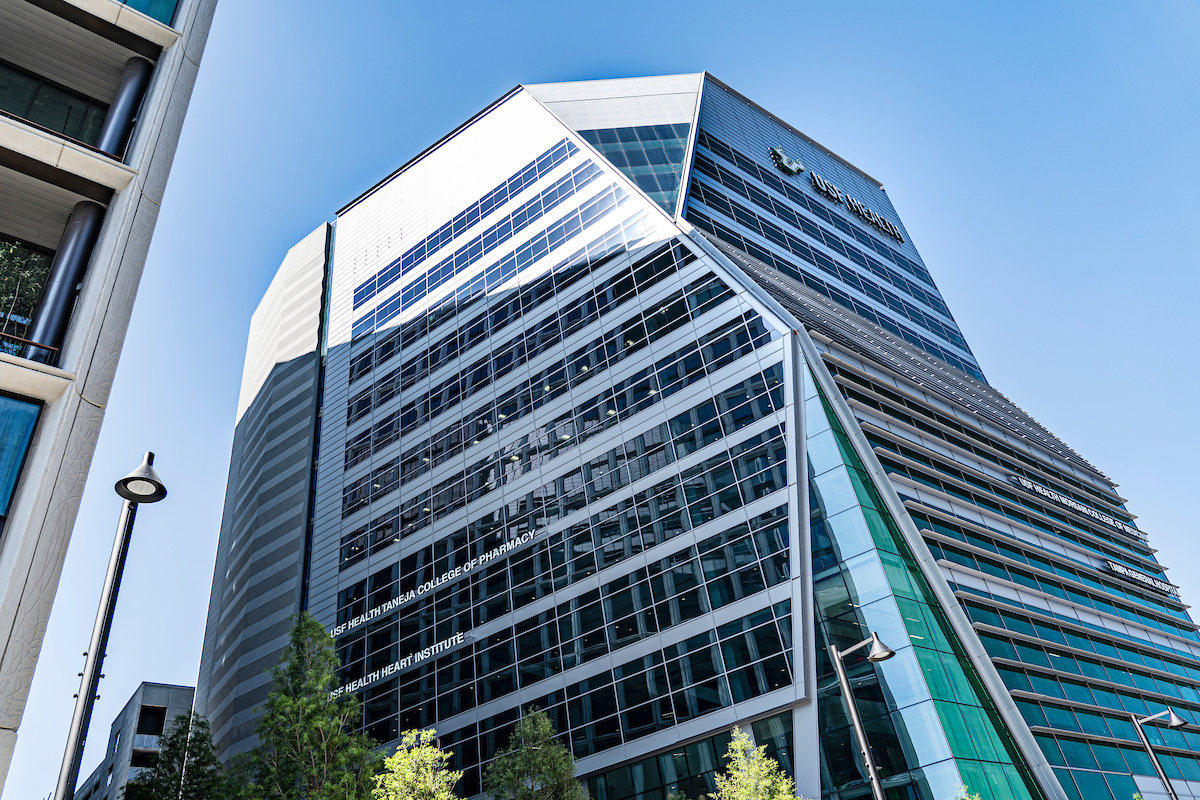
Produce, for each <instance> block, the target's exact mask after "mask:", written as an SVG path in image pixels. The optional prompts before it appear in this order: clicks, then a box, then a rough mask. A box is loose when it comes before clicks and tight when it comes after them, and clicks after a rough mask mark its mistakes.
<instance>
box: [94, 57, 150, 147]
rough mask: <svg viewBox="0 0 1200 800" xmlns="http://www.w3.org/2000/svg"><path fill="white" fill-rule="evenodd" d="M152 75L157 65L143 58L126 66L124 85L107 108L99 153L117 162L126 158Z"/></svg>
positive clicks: (97, 143) (132, 60)
mask: <svg viewBox="0 0 1200 800" xmlns="http://www.w3.org/2000/svg"><path fill="white" fill-rule="evenodd" d="M153 73H154V65H153V64H151V63H150V62H149V61H147V60H146V59H144V58H140V57H138V56H134V57H133V58H131V59H129V60H128V61H127V62H125V69H124V70H122V71H121V81H120V83H119V84H117V93H116V95H115V96H114V97H113V101H112V104H111V105H109V107H108V115H107V116H106V117H105V118H104V124H103V125H102V126H101V127H100V137H99V140H98V141H97V142H96V147H97V149H99V150H103V151H104V152H105V153H108V154H109V155H111V156H113V157H115V158H120V157H121V156H122V155H123V154H124V151H125V145H126V144H128V143H129V134H130V133H132V132H133V118H134V116H136V115H137V111H138V108H139V107H140V106H141V104H142V98H143V97H144V96H145V95H146V87H147V86H149V85H150V76H151V75H152V74H153Z"/></svg>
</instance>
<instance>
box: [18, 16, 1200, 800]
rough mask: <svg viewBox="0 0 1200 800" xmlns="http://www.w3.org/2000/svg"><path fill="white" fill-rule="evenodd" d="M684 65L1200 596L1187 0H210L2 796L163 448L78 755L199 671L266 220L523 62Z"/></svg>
mask: <svg viewBox="0 0 1200 800" xmlns="http://www.w3.org/2000/svg"><path fill="white" fill-rule="evenodd" d="M700 70H708V71H709V72H711V73H713V74H714V75H716V76H717V77H719V78H720V79H721V80H723V81H725V82H726V83H728V84H730V85H731V86H733V87H734V88H736V89H738V90H739V91H741V92H742V93H744V94H746V95H748V96H749V97H751V98H752V99H754V100H755V101H756V102H758V103H759V104H761V105H763V106H765V107H766V108H768V109H769V110H771V111H772V112H773V113H775V114H776V115H777V116H779V117H781V118H783V119H785V120H787V121H789V122H791V123H792V124H794V125H795V126H796V127H798V128H799V129H801V130H803V131H804V132H805V133H807V134H808V135H810V136H812V137H813V138H815V139H816V140H817V141H819V142H821V143H823V144H825V145H827V146H828V147H830V148H831V149H833V150H834V151H836V152H837V153H838V154H839V155H841V156H843V157H844V158H846V159H847V160H849V161H851V162H852V163H854V164H856V165H857V166H859V167H861V168H862V169H863V170H865V171H866V172H868V173H870V174H871V175H873V176H875V177H876V178H879V179H880V180H882V181H883V183H884V185H885V186H886V188H887V190H888V193H889V195H890V196H891V198H892V201H893V203H894V204H895V206H896V208H897V209H898V211H899V213H900V215H901V217H902V218H903V219H904V222H905V225H906V227H907V229H908V231H909V233H910V234H911V236H912V238H913V240H914V241H915V243H916V245H917V247H918V248H919V249H920V251H921V253H922V255H923V257H924V259H925V262H926V264H927V265H928V266H929V268H930V271H931V272H932V273H933V275H934V277H935V279H936V280H937V282H938V284H939V286H940V288H941V290H942V293H943V294H944V295H945V297H946V300H947V302H948V303H949V305H950V307H951V308H952V309H953V310H954V313H955V316H956V318H957V320H958V322H959V324H960V326H961V327H962V330H963V331H964V333H965V335H966V337H967V340H968V341H969V342H970V343H971V345H972V347H973V349H974V351H975V354H976V355H977V357H978V358H979V361H980V363H981V364H982V366H983V369H984V372H985V373H986V374H987V375H988V378H989V379H990V381H991V382H992V384H993V385H994V386H996V387H997V388H998V389H999V390H1000V391H1002V392H1003V393H1004V394H1006V395H1007V396H1008V397H1009V398H1011V399H1012V400H1014V401H1015V402H1017V403H1018V404H1020V405H1021V406H1022V407H1023V408H1024V409H1025V410H1027V411H1028V412H1030V413H1031V414H1033V415H1034V416H1035V417H1036V418H1037V419H1038V420H1040V421H1041V422H1042V423H1043V424H1045V425H1046V426H1047V427H1048V428H1049V429H1050V430H1052V431H1053V432H1055V433H1056V434H1057V435H1059V436H1060V437H1061V438H1063V439H1064V440H1065V441H1066V442H1067V443H1068V444H1069V445H1071V446H1072V447H1074V448H1075V449H1076V450H1077V451H1079V452H1080V453H1081V454H1083V455H1084V456H1085V457H1086V458H1088V459H1089V460H1091V461H1092V462H1093V463H1094V464H1096V465H1097V466H1099V467H1100V468H1101V469H1102V470H1103V471H1104V472H1105V473H1106V474H1108V475H1109V476H1111V477H1112V478H1113V479H1114V480H1116V481H1117V482H1118V483H1120V484H1121V487H1120V489H1119V491H1121V492H1122V494H1123V495H1124V496H1126V497H1128V498H1129V499H1130V503H1129V507H1130V509H1131V510H1132V511H1133V512H1134V513H1135V514H1138V515H1139V524H1140V525H1141V526H1142V527H1143V528H1145V529H1146V530H1147V531H1149V533H1150V536H1151V544H1152V545H1154V546H1155V547H1158V548H1159V549H1160V553H1159V557H1160V558H1161V559H1162V560H1163V561H1164V562H1165V563H1166V564H1168V565H1169V566H1170V567H1171V570H1170V572H1169V577H1171V578H1172V579H1173V580H1174V581H1175V582H1176V583H1179V584H1180V585H1182V587H1183V596H1184V600H1185V601H1188V600H1191V601H1193V602H1194V601H1196V600H1198V599H1200V577H1198V570H1200V548H1197V547H1195V546H1194V545H1193V544H1192V542H1193V540H1194V536H1195V533H1194V525H1195V523H1194V519H1195V517H1196V512H1195V507H1194V504H1195V502H1196V500H1195V497H1196V495H1197V491H1196V488H1195V486H1194V482H1193V478H1192V461H1193V459H1192V456H1193V454H1194V453H1195V452H1196V450H1197V447H1198V446H1200V423H1198V422H1197V418H1196V415H1195V414H1194V413H1192V412H1191V400H1190V398H1191V397H1193V396H1194V395H1195V394H1196V391H1197V389H1198V388H1200V387H1198V386H1197V382H1198V379H1200V365H1198V363H1197V359H1196V357H1195V355H1194V347H1195V345H1194V341H1195V336H1194V333H1193V331H1192V327H1193V323H1194V321H1195V320H1196V317H1197V315H1196V311H1195V307H1196V298H1197V296H1198V295H1200V270H1198V269H1197V266H1198V264H1197V261H1198V259H1197V255H1196V254H1197V253H1198V252H1200V225H1197V220H1198V219H1200V200H1198V199H1197V198H1198V197H1200V192H1198V191H1197V183H1198V182H1200V153H1198V151H1197V147H1196V144H1197V140H1198V137H1197V129H1198V128H1200V103H1197V100H1196V98H1197V97H1200V8H1198V7H1197V5H1196V4H1195V3H1194V2H1190V0H1189V1H1188V2H1184V1H1183V0H1152V1H1151V2H1145V0H1142V2H1118V1H1117V0H1112V1H1111V2H1104V3H1096V2H1086V3H1085V2H1057V3H1043V2H1021V1H1020V0H1013V1H1011V2H1007V3H1002V4H998V3H984V2H973V1H971V0H957V1H956V2H949V1H947V2H941V3H937V2H909V3H895V2H880V1H878V0H862V1H861V2H857V3H854V4H843V3H827V2H826V3H815V2H753V1H751V2H743V3H737V4H731V3H715V2H707V1H706V0H694V1H693V2H687V3H683V2H664V1H663V0H660V2H657V3H645V2H627V1H626V0H610V1H609V2H606V3H591V4H587V5H584V4H573V3H560V2H554V3H551V2H522V3H511V2H510V3H495V2H492V3H484V2H459V3H440V4H435V3H412V2H397V1H396V0H390V1H385V0H352V1H350V2H341V3H333V2H329V1H328V0H325V2H319V3H318V2H312V1H311V0H286V2H285V1H284V0H253V2H236V1H235V0H221V3H220V5H219V6H218V9H217V16H216V20H215V23H214V25H213V28H212V33H211V36H210V39H209V43H208V48H207V50H206V52H205V55H204V60H203V65H202V68H201V70H200V78H199V81H198V82H197V85H196V90H195V94H194V95H193V99H192V105H191V109H190V111H189V113H188V118H187V123H186V125H185V127H184V130H183V137H182V140H181V142H180V145H179V150H178V153H177V155H176V159H175V167H174V170H173V173H172V175H171V181H170V184H169V186H168V189H167V194H166V198H165V200H164V204H163V209H162V213H161V216H160V218H159V222H158V229H157V232H156V233H155V238H154V242H153V245H152V246H151V249H150V256H149V260H148V262H147V265H146V273H145V277H144V279H143V282H142V286H141V290H140V293H139V297H138V302H137V306H136V308H135V310H134V314H133V321H132V324H131V327H130V331H129V338H128V340H127V341H126V344H125V349H124V352H123V355H122V360H121V366H120V370H119V372H118V373H117V379H116V384H115V386H114V390H113V394H112V400H111V403H110V405H109V410H108V413H107V418H106V420H105V423H104V429H103V431H102V433H101V437H100V443H99V446H98V448H97V451H96V456H95V460H94V462H93V464H92V471H91V481H90V483H89V484H88V487H87V490H86V492H85V494H84V498H83V503H82V507H81V509H80V513H79V520H78V522H77V524H76V526H75V534H74V538H73V540H72V542H71V548H70V552H69V553H68V556H67V563H66V566H65V568H64V570H63V577H62V583H61V585H60V587H59V593H58V599H57V601H56V604H55V607H54V613H53V615H52V617H51V619H50V625H49V629H48V631H47V634H46V639H45V645H44V648H43V650H42V656H41V661H40V663H39V665H38V671H37V674H36V677H35V679H34V683H33V689H32V692H31V694H30V697H29V704H28V706H27V708H26V712H25V719H24V722H23V723H22V726H21V732H20V739H19V741H18V744H17V750H16V755H15V758H14V762H13V769H12V771H11V773H10V775H9V779H8V784H7V785H6V787H5V788H6V790H7V791H6V792H5V796H6V797H8V798H13V800H35V798H43V797H46V796H47V795H48V794H49V793H50V792H52V791H53V788H54V781H55V778H56V776H57V773H58V764H59V759H60V758H61V754H62V748H63V744H64V741H65V737H66V730H67V726H68V724H69V721H70V717H71V709H72V705H73V699H72V695H73V694H74V692H75V691H76V687H77V685H78V679H77V677H76V673H77V672H78V671H79V669H80V668H81V667H82V657H81V656H80V653H82V651H83V650H84V649H85V648H86V644H87V640H88V636H89V634H90V630H91V625H92V620H93V618H94V614H95V609H96V603H97V600H98V595H99V591H100V584H101V580H102V578H103V574H104V567H105V564H106V562H107V559H108V553H109V549H110V548H111V544H112V532H113V528H114V527H115V524H116V520H117V514H118V511H119V501H118V499H117V497H116V495H115V494H113V492H112V490H111V486H112V483H113V481H114V480H116V479H117V478H118V477H120V476H121V475H123V474H125V473H126V472H128V471H129V470H130V469H132V468H133V467H134V466H136V465H137V463H138V462H139V460H140V457H141V453H142V451H143V450H154V451H155V452H156V453H157V454H158V460H157V462H156V467H158V469H159V472H160V474H161V475H162V477H163V479H164V480H165V481H166V482H167V484H168V487H169V489H170V496H169V497H168V498H167V500H166V501H165V502H163V503H161V504H159V505H157V506H153V507H148V508H145V509H143V510H142V512H141V513H140V514H139V515H138V527H137V530H136V532H135V535H134V543H133V548H132V552H131V555H130V558H129V563H128V567H127V570H126V579H125V584H124V587H123V589H122V592H121V598H120V603H119V607H118V610H117V614H116V621H115V625H114V629H113V635H112V640H111V642H110V645H109V651H108V652H109V657H108V660H107V662H106V665H105V674H106V675H107V677H106V678H105V680H104V681H102V682H101V689H100V694H101V699H100V701H99V702H98V703H97V704H96V711H95V716H94V718H93V719H94V722H93V727H92V737H91V742H90V744H89V747H88V750H87V753H86V755H85V762H84V770H83V774H84V775H86V774H87V773H88V772H90V770H91V769H92V768H93V767H94V766H95V765H96V764H97V763H98V762H99V760H100V758H101V757H102V755H103V753H102V751H103V747H104V744H105V742H106V741H107V734H108V727H109V724H110V723H111V721H112V719H113V717H114V716H115V715H116V714H117V713H118V712H119V711H120V709H121V707H122V705H123V704H124V702H125V701H126V699H128V697H129V695H130V694H131V693H132V691H133V690H134V688H135V687H136V686H137V684H138V683H139V682H140V681H142V680H152V681H159V682H168V683H181V684H188V685H191V684H193V683H194V682H195V679H196V672H197V668H198V663H199V657H200V645H201V638H202V636H203V631H204V621H205V615H206V613H207V605H208V589H209V584H210V581H211V578H212V562H213V555H214V552H215V549H216V542H217V531H218V528H219V525H220V516H221V506H222V503H223V498H224V485H225V476H226V472H227V470H228V465H229V450H230V443H231V440H232V435H233V418H234V412H235V410H236V405H237V391H238V385H239V382H240V380H241V372H242V357H243V354H244V349H245V341H246V332H247V328H248V325H249V320H250V314H251V312H252V311H253V309H254V307H255V305H256V304H257V303H258V300H259V298H260V297H261V295H262V292H263V291H264V289H265V288H266V286H267V283H268V282H269V280H270V278H271V275H272V274H273V273H274V270H275V268H276V267H277V266H278V264H279V261H280V259H281V258H282V257H283V254H284V252H285V251H286V250H287V248H288V247H290V246H291V245H292V244H294V243H295V242H297V241H298V240H299V239H300V238H302V237H303V236H304V235H305V234H307V233H308V232H309V231H311V230H312V229H313V228H315V227H316V226H317V225H318V224H319V223H321V222H322V221H324V220H330V219H332V218H333V213H334V211H336V209H338V208H340V207H341V206H342V205H343V204H344V203H345V202H347V201H348V200H350V199H352V198H353V197H355V196H356V195H358V194H359V193H360V192H361V191H363V190H364V189H366V188H368V187H369V186H371V185H372V184H374V183H375V182H376V181H377V180H379V179H380V178H381V177H383V176H384V175H386V174H387V173H389V172H390V171H392V170H393V169H395V168H396V167H397V166H399V165H400V164H402V163H404V162H405V161H406V160H408V159H409V158H410V157H411V156H413V155H415V154H416V153H417V152H419V151H420V150H422V149H423V148H424V147H426V146H427V145H429V144H430V143H432V142H433V141H435V140H436V139H437V138H439V137H440V136H442V135H443V134H445V133H446V132H448V131H449V130H451V129H452V128H453V127H455V126H456V125H458V124H459V123H461V122H463V121H464V120H466V119H467V118H468V117H469V116H471V115H472V114H473V113H475V112H476V111H477V110H479V109H480V108H482V107H483V106H484V105H486V104H487V103H488V102H490V101H491V100H493V99H495V98H496V97H498V96H500V95H501V94H503V93H504V92H505V91H506V90H508V89H509V88H511V87H512V86H514V85H516V84H518V83H536V82H544V81H560V80H580V79H589V78H606V77H625V76H634V75H653V74H666V73H679V72H698V71H700Z"/></svg>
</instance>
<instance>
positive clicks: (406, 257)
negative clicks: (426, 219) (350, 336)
mask: <svg viewBox="0 0 1200 800" xmlns="http://www.w3.org/2000/svg"><path fill="white" fill-rule="evenodd" d="M578 150H579V148H578V147H576V146H575V144H574V143H573V142H571V141H569V140H567V139H563V140H562V141H560V142H559V143H558V144H556V145H554V146H553V147H551V148H550V149H549V150H547V151H546V152H545V153H542V155H540V156H539V157H538V158H536V159H535V160H533V161H531V162H530V163H529V164H527V165H526V166H525V167H523V168H522V169H520V170H518V171H517V172H516V174H514V175H513V176H512V177H510V178H509V179H508V180H506V181H504V183H502V184H500V185H499V186H497V187H496V188H495V189H493V190H492V191H490V192H488V193H487V194H485V195H484V196H483V197H481V198H480V199H479V200H477V201H475V202H474V203H472V204H471V205H470V206H468V207H467V208H466V209H464V210H463V211H460V212H459V213H458V214H456V215H455V216H454V218H453V219H452V220H450V221H449V222H447V223H446V224H444V225H442V226H441V227H440V228H438V229H437V230H435V231H434V232H433V233H431V234H429V235H428V236H426V237H425V238H424V239H422V240H421V241H420V242H418V243H417V244H415V245H413V246H412V247H410V248H409V249H408V250H406V251H405V252H404V253H403V255H401V256H400V258H398V259H396V260H395V261H393V262H392V263H391V264H389V265H388V266H386V267H384V268H383V269H381V270H380V271H379V272H378V273H377V274H375V275H373V276H372V277H371V278H370V279H369V280H367V281H364V282H363V283H362V284H360V285H359V286H358V288H356V289H355V290H354V308H355V309H357V308H359V307H360V306H361V305H362V304H363V303H365V302H367V301H368V300H370V299H371V298H372V297H374V296H375V295H376V294H377V293H378V292H380V291H382V290H383V289H384V288H386V287H387V286H390V285H391V284H393V283H395V282H396V281H397V280H399V278H400V277H401V276H403V275H407V274H408V273H409V272H410V271H412V269H413V268H415V267H416V266H417V265H418V264H420V263H421V262H423V261H424V260H425V259H426V258H428V257H429V256H430V255H432V254H433V253H436V252H437V251H438V250H440V249H441V248H442V247H444V246H446V245H447V244H449V243H450V242H451V241H453V240H454V238H455V237H457V236H461V235H462V234H463V233H464V232H466V231H468V230H470V229H471V228H472V227H474V226H475V225H477V224H478V223H479V222H480V221H481V220H483V219H484V218H485V217H487V216H488V215H489V214H491V213H492V212H493V211H495V210H496V209H497V208H499V207H500V206H502V205H504V204H505V203H507V202H508V201H509V199H510V198H512V197H515V196H516V195H517V194H519V193H520V192H521V191H523V190H524V189H525V188H526V187H528V186H530V185H531V184H533V183H535V182H536V181H537V180H538V179H539V178H541V177H542V176H543V175H545V174H546V173H548V172H550V170H552V169H554V168H555V167H557V166H558V165H559V164H561V163H562V162H564V161H566V160H567V159H568V158H570V157H571V156H572V155H574V154H575V153H576V152H578Z"/></svg>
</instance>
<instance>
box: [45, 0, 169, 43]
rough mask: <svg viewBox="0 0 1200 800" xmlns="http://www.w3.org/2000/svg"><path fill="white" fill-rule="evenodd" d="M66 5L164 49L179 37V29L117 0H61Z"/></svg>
mask: <svg viewBox="0 0 1200 800" xmlns="http://www.w3.org/2000/svg"><path fill="white" fill-rule="evenodd" d="M61 2H63V3H65V4H66V5H70V6H74V7H75V8H77V9H79V10H80V11H83V12H85V13H87V14H90V15H92V16H93V17H96V18H97V19H100V20H103V21H104V22H107V23H109V24H110V25H115V26H116V27H118V28H120V29H121V30H123V31H127V32H128V33H132V34H133V35H134V36H137V37H138V38H139V39H145V40H146V41H148V42H153V43H154V44H156V45H158V46H159V47H161V48H162V49H163V50H166V49H167V48H168V47H170V46H171V45H173V44H175V42H176V41H177V40H178V39H179V31H177V30H175V29H174V28H172V27H170V26H168V25H164V24H163V23H161V22H159V21H158V20H156V19H153V18H152V17H148V16H146V15H145V14H143V13H142V12H140V11H134V10H133V9H132V8H130V7H129V6H127V5H125V4H124V3H122V2H119V0H61Z"/></svg>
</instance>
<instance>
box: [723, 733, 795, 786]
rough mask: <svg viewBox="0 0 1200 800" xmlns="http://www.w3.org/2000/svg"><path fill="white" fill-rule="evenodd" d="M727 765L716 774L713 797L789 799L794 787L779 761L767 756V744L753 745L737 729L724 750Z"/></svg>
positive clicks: (747, 737) (745, 735) (746, 736)
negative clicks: (715, 789)
mask: <svg viewBox="0 0 1200 800" xmlns="http://www.w3.org/2000/svg"><path fill="white" fill-rule="evenodd" d="M725 757H726V758H727V759H729V766H727V767H726V768H725V772H724V773H718V774H717V793H716V794H715V795H714V797H715V798H716V800H793V799H794V798H795V796H796V786H795V784H794V783H793V782H792V779H791V778H789V777H788V776H787V775H785V774H784V772H783V770H782V769H781V768H780V766H779V762H778V761H776V760H775V759H773V758H769V757H768V756H767V746H766V745H763V746H761V747H755V746H754V745H753V744H751V743H750V736H749V735H748V734H747V733H746V732H745V731H743V730H742V729H741V728H734V729H733V739H732V741H730V742H729V749H728V750H727V751H726V752H725Z"/></svg>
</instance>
